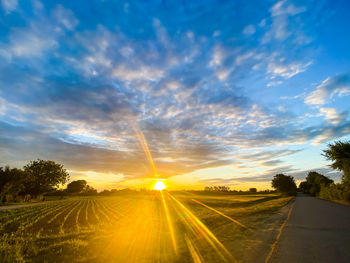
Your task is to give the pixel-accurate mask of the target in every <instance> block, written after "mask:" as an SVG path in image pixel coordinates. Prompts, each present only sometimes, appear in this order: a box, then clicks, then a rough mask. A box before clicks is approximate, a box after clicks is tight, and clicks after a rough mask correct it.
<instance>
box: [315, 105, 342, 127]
mask: <svg viewBox="0 0 350 263" xmlns="http://www.w3.org/2000/svg"><path fill="white" fill-rule="evenodd" d="M320 112H321V114H322V115H324V116H325V119H326V120H328V121H329V122H330V123H331V124H333V125H338V124H340V123H341V122H342V121H343V120H344V119H346V116H347V114H346V113H342V114H338V113H337V110H336V109H335V108H320Z"/></svg>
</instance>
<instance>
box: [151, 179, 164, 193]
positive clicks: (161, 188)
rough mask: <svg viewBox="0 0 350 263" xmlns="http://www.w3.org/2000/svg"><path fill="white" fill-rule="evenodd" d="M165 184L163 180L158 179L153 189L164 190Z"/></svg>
mask: <svg viewBox="0 0 350 263" xmlns="http://www.w3.org/2000/svg"><path fill="white" fill-rule="evenodd" d="M165 187H166V186H165V184H164V183H163V182H162V181H157V182H156V183H155V184H154V187H153V189H154V190H158V191H162V190H164V189H165Z"/></svg>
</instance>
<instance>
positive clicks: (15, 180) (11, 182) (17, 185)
mask: <svg viewBox="0 0 350 263" xmlns="http://www.w3.org/2000/svg"><path fill="white" fill-rule="evenodd" d="M24 182H25V174H24V172H23V171H22V170H21V169H17V168H12V169H11V168H10V167H9V166H5V168H2V167H0V195H1V196H2V199H3V200H4V198H5V196H6V195H12V196H13V197H15V196H17V195H18V194H19V193H21V192H22V191H23V190H24Z"/></svg>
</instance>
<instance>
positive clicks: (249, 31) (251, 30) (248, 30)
mask: <svg viewBox="0 0 350 263" xmlns="http://www.w3.org/2000/svg"><path fill="white" fill-rule="evenodd" d="M255 31H256V30H255V26H254V25H248V26H246V27H245V28H244V29H243V34H245V35H248V36H250V35H253V34H254V33H255Z"/></svg>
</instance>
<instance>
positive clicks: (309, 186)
mask: <svg viewBox="0 0 350 263" xmlns="http://www.w3.org/2000/svg"><path fill="white" fill-rule="evenodd" d="M332 183H333V180H332V179H330V178H328V177H326V176H324V175H322V174H319V173H317V172H309V173H308V175H307V176H306V181H305V183H304V184H303V185H302V187H303V190H302V191H303V192H305V193H308V194H311V195H313V196H316V195H318V194H319V193H320V191H321V187H322V186H329V185H330V184H332Z"/></svg>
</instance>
